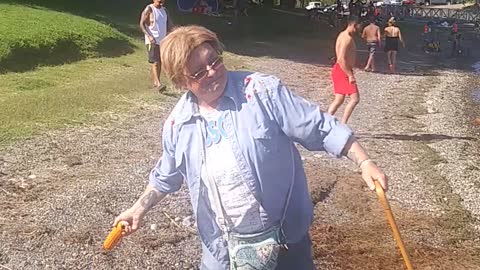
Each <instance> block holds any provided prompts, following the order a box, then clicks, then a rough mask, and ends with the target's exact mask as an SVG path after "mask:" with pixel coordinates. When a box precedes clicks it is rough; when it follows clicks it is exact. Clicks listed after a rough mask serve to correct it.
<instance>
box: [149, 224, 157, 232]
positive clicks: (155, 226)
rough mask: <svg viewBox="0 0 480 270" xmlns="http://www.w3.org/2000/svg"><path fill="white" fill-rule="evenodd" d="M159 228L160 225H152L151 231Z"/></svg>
mask: <svg viewBox="0 0 480 270" xmlns="http://www.w3.org/2000/svg"><path fill="white" fill-rule="evenodd" d="M157 228H158V225H157V224H155V223H153V224H152V225H150V230H152V231H155V230H156V229H157Z"/></svg>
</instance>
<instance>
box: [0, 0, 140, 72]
mask: <svg viewBox="0 0 480 270" xmlns="http://www.w3.org/2000/svg"><path fill="white" fill-rule="evenodd" d="M0 14H2V15H1V16H0V73H5V72H8V71H25V70H30V69H33V68H35V67H36V66H38V65H55V64H61V63H68V62H72V61H76V60H80V59H84V58H90V57H99V56H116V55H121V54H125V53H129V52H132V51H133V44H132V42H131V41H130V38H129V37H127V36H126V35H124V34H122V33H120V32H118V31H117V30H115V29H113V28H111V27H109V26H107V25H104V24H101V23H99V22H96V21H94V20H90V19H85V18H82V17H78V16H74V15H70V14H64V13H60V12H55V11H51V10H45V9H39V8H35V7H26V6H21V5H10V4H0Z"/></svg>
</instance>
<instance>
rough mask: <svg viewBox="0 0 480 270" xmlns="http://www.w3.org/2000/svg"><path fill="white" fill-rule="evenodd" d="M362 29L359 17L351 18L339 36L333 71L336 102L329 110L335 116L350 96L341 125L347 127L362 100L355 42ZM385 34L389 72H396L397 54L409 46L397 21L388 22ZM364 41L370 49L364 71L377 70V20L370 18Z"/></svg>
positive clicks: (378, 45)
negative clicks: (358, 83) (406, 44)
mask: <svg viewBox="0 0 480 270" xmlns="http://www.w3.org/2000/svg"><path fill="white" fill-rule="evenodd" d="M359 28H360V24H359V22H358V19H357V17H355V16H350V17H349V19H348V22H347V26H346V28H345V30H343V31H342V32H341V33H340V34H339V35H338V37H337V40H336V43H335V54H336V63H335V64H334V65H333V68H332V82H333V90H334V100H333V102H332V103H331V104H330V106H329V107H328V113H330V114H331V115H334V114H335V113H336V111H337V110H338V108H339V107H340V106H341V105H342V104H343V103H344V102H345V98H346V97H347V96H349V97H350V100H349V101H348V103H347V105H346V106H345V109H344V112H343V116H342V119H341V122H342V123H343V124H346V123H347V122H348V120H349V118H350V116H351V114H352V112H353V110H354V109H355V107H356V106H357V104H358V103H359V101H360V94H359V92H358V88H357V83H356V79H355V75H354V67H355V64H356V60H357V57H356V51H357V47H356V44H355V41H354V35H355V33H357V31H358V30H359ZM384 33H385V46H384V48H385V52H386V53H387V59H388V68H389V71H390V72H392V73H394V72H395V71H396V59H397V51H398V49H399V43H401V44H402V46H403V47H405V41H404V40H403V37H402V33H401V31H400V28H398V26H396V24H395V18H393V17H392V18H390V19H389V20H388V26H387V27H386V28H385V29H384ZM362 38H363V39H364V40H365V42H366V45H367V48H368V53H369V56H368V60H367V63H366V66H365V68H364V70H365V71H376V65H375V55H376V52H377V49H378V48H379V47H381V41H382V38H381V33H380V27H379V26H377V25H376V23H375V18H374V17H370V23H369V25H367V26H366V27H365V28H364V29H363V31H362Z"/></svg>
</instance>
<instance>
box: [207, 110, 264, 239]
mask: <svg viewBox="0 0 480 270" xmlns="http://www.w3.org/2000/svg"><path fill="white" fill-rule="evenodd" d="M201 115H202V116H203V117H204V118H205V119H206V121H207V123H208V125H207V128H206V129H207V132H206V134H207V136H206V138H205V149H206V158H205V162H204V163H203V164H202V171H201V177H202V179H203V180H204V181H210V182H209V184H207V185H206V186H207V189H208V197H209V200H210V204H211V205H212V209H213V211H214V212H215V215H216V216H217V219H216V221H217V223H218V225H219V227H220V228H221V229H222V230H225V226H224V224H225V223H224V222H223V221H222V220H221V219H219V217H224V218H225V219H226V225H227V226H228V228H229V231H234V232H237V233H255V232H259V231H262V230H263V225H262V222H261V219H260V213H261V212H264V211H265V210H264V209H263V207H262V206H261V205H260V203H259V202H258V201H257V200H256V199H255V197H254V196H253V194H252V192H251V191H250V189H249V187H248V186H247V184H246V183H245V181H244V179H243V178H242V175H241V174H240V169H239V167H238V164H237V161H236V159H235V156H234V153H233V151H232V146H231V143H230V141H229V138H231V136H229V134H227V132H226V131H225V130H224V129H223V125H222V123H223V119H224V118H223V115H222V113H221V112H219V111H217V110H214V111H210V112H206V113H205V112H201ZM214 184H216V187H217V188H218V193H219V197H220V203H221V206H222V207H223V209H224V210H225V212H224V214H223V215H222V212H221V211H222V209H221V207H220V205H219V204H218V203H215V196H214V194H213V192H217V191H215V190H213V189H214V188H215V185H214Z"/></svg>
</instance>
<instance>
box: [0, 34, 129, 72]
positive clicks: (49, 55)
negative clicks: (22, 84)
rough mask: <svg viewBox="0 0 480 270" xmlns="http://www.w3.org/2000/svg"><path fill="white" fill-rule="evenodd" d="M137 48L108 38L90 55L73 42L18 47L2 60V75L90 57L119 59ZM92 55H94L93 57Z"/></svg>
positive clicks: (0, 62)
mask: <svg viewBox="0 0 480 270" xmlns="http://www.w3.org/2000/svg"><path fill="white" fill-rule="evenodd" d="M134 48H135V46H134V45H133V44H132V43H131V42H129V41H128V40H119V39H115V38H106V39H104V40H102V41H101V42H100V43H98V44H97V46H96V48H93V49H92V52H88V54H87V53H86V52H84V51H82V49H81V48H80V46H79V45H78V44H76V43H75V42H74V41H73V40H59V41H58V42H56V43H55V46H54V47H50V46H45V47H40V48H38V47H28V46H26V47H16V48H12V49H11V51H10V53H9V55H8V56H7V57H5V58H3V59H1V60H0V74H2V73H7V72H26V71H30V70H33V69H35V68H37V67H38V66H44V65H47V66H52V65H61V64H68V63H72V62H75V61H79V60H83V59H86V58H88V57H92V56H93V57H118V56H121V55H125V54H130V53H133V52H134ZM92 53H93V54H94V55H92Z"/></svg>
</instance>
